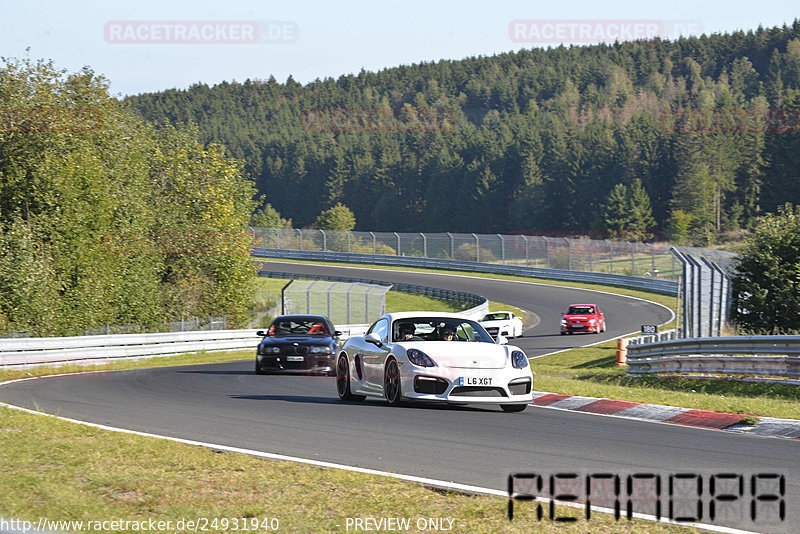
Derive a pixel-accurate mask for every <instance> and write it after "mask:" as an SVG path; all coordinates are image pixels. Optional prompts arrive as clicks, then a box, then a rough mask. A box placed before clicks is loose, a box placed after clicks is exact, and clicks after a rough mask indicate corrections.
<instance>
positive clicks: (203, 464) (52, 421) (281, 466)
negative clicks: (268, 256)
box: [0, 407, 695, 533]
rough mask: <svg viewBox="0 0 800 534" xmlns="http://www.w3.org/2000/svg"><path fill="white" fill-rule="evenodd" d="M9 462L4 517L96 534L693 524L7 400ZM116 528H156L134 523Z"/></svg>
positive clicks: (0, 485) (0, 461)
mask: <svg viewBox="0 0 800 534" xmlns="http://www.w3.org/2000/svg"><path fill="white" fill-rule="evenodd" d="M0 465H2V468H0V471H2V473H3V476H2V477H0V494H2V495H3V499H2V500H1V501H0V517H6V518H15V519H20V520H27V521H31V522H32V523H33V524H34V525H36V524H37V523H38V521H39V520H40V519H41V518H47V519H48V520H50V521H84V522H85V523H84V526H83V529H82V530H91V531H101V530H103V529H102V528H100V527H99V526H97V525H96V527H95V528H91V527H92V525H91V524H90V523H86V522H90V521H91V522H97V521H110V520H117V521H130V522H149V521H154V522H157V521H164V522H168V521H169V522H171V525H170V526H167V528H163V529H162V528H159V529H158V530H157V531H158V532H182V531H185V530H187V529H186V528H184V530H180V529H179V528H178V522H179V521H181V520H184V521H189V520H195V521H197V520H198V518H205V520H206V521H207V523H206V524H205V527H206V529H205V530H203V531H204V532H225V531H227V532H237V531H239V532H241V531H243V530H249V531H255V530H257V531H260V532H264V531H269V529H265V528H261V527H263V526H264V525H267V526H278V527H279V531H280V532H303V533H305V532H346V531H347V528H346V526H347V519H348V518H363V517H365V516H366V517H372V518H382V517H383V518H389V517H393V518H408V519H409V520H410V521H411V525H412V527H411V529H410V530H412V531H416V530H417V529H415V528H414V527H415V526H416V521H417V520H423V521H426V520H427V519H428V518H437V519H438V518H441V519H444V525H450V523H449V521H450V520H452V528H451V531H452V532H469V533H484V532H485V533H496V532H507V533H517V532H519V533H523V532H525V533H527V532H533V531H536V532H544V533H556V532H559V533H561V532H566V533H573V532H587V531H589V532H612V533H614V532H620V533H621V532H633V533H648V532H655V533H662V532H663V533H666V532H695V530H694V529H690V528H685V527H679V526H673V525H663V524H657V523H651V522H646V521H642V520H633V521H628V520H625V519H621V520H620V521H614V518H613V516H610V515H607V514H593V515H592V518H591V520H590V521H586V520H585V519H583V517H585V516H583V511H582V510H580V509H577V510H576V509H571V508H566V507H559V508H558V509H557V513H558V515H559V516H569V517H575V518H577V519H578V520H577V521H576V522H575V523H561V522H559V523H556V522H552V521H547V520H545V521H538V520H536V514H535V513H534V506H535V505H534V504H532V503H522V502H519V503H517V506H516V515H515V519H514V521H511V522H510V521H509V520H508V519H507V516H506V504H507V501H506V499H503V498H500V497H491V496H467V495H460V494H454V493H445V492H441V491H433V490H430V489H426V488H424V487H422V486H421V485H418V484H414V483H410V482H405V481H400V480H396V479H391V478H386V477H381V476H376V475H369V474H362V473H354V472H350V471H343V470H338V469H321V468H317V467H313V466H308V465H303V464H295V463H291V462H280V461H273V460H263V459H259V458H254V457H250V456H247V455H243V454H230V453H220V452H216V451H213V450H211V449H207V448H204V447H196V446H191V445H186V444H182V443H175V442H171V441H167V440H160V439H157V438H151V437H144V436H136V435H131V434H122V433H116V432H109V431H104V430H100V429H96V428H91V427H87V426H83V425H78V424H74V423H70V422H66V421H62V420H59V419H56V418H54V417H43V416H38V415H33V414H28V413H23V412H19V411H17V410H12V409H8V408H4V407H0ZM545 510H547V507H545ZM545 513H547V512H545ZM215 520H216V525H215V524H214V522H215ZM275 521H277V525H276V523H275ZM234 522H236V523H234ZM235 524H236V525H238V526H236V527H234V525H235ZM165 525H166V523H165ZM245 525H246V526H245ZM254 525H258V526H259V528H253V526H254ZM48 526H49V530H52V531H55V530H62V531H63V530H73V531H77V530H81V529H78V528H76V527H75V525H73V526H72V527H71V528H67V527H66V526H65V525H62V526H61V528H57V525H54V524H52V523H51V524H49V525H48ZM87 527H89V528H87ZM125 527H127V528H125ZM225 527H227V528H225ZM106 530H107V529H106ZM114 530H116V531H131V532H139V531H150V532H152V531H154V530H153V529H148V528H143V529H142V528H138V527H135V526H133V525H132V524H128V525H122V524H120V528H117V529H114ZM188 530H191V529H188ZM201 530H202V529H201ZM351 530H352V528H351ZM421 530H422V531H428V532H430V531H433V530H434V529H432V528H423V529H421Z"/></svg>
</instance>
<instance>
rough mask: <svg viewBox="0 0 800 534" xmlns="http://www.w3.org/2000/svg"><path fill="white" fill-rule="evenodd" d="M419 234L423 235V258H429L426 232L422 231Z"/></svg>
mask: <svg viewBox="0 0 800 534" xmlns="http://www.w3.org/2000/svg"><path fill="white" fill-rule="evenodd" d="M419 235H421V236H422V257H423V258H427V257H428V238H427V237H425V234H423V233H422V232H420V233H419Z"/></svg>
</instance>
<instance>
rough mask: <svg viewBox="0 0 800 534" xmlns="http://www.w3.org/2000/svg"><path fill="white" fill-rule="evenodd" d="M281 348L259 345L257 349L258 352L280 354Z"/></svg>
mask: <svg viewBox="0 0 800 534" xmlns="http://www.w3.org/2000/svg"><path fill="white" fill-rule="evenodd" d="M280 353H281V348H280V347H261V348H260V350H259V354H280Z"/></svg>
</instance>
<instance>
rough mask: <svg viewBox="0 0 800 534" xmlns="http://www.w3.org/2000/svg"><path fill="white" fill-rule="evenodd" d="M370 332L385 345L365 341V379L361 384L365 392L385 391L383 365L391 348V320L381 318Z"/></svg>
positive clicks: (363, 355) (362, 355)
mask: <svg viewBox="0 0 800 534" xmlns="http://www.w3.org/2000/svg"><path fill="white" fill-rule="evenodd" d="M369 333H371V334H377V335H378V337H380V339H381V342H382V343H383V345H382V346H381V347H378V346H377V345H375V344H373V343H365V346H364V349H363V351H362V352H361V355H360V357H361V364H362V365H363V369H364V380H363V381H362V383H361V384H362V387H363V388H364V390H365V392H369V393H378V394H380V393H381V392H383V366H384V363H385V361H386V355H387V354H389V351H390V350H391V349H390V347H391V345H390V343H389V342H390V339H389V320H388V319H385V318H384V319H380V320H379V321H378V322H376V323H375V324H374V325H373V326H372V328H370V331H369Z"/></svg>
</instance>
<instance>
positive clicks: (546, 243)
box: [542, 236, 550, 269]
mask: <svg viewBox="0 0 800 534" xmlns="http://www.w3.org/2000/svg"><path fill="white" fill-rule="evenodd" d="M542 239H544V258H545V262H546V265H547V268H548V269H549V268H550V241H548V240H547V238H546V237H545V236H542Z"/></svg>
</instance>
